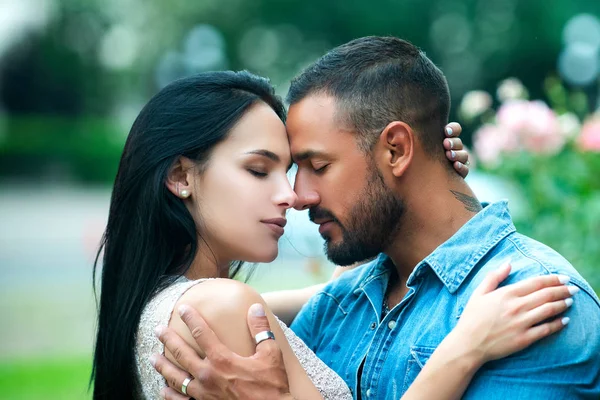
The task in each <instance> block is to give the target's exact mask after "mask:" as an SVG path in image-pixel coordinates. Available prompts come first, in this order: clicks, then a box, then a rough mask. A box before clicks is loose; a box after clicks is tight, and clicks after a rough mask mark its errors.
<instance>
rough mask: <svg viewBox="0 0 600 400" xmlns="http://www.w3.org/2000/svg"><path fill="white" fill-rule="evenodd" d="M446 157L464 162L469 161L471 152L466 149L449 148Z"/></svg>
mask: <svg viewBox="0 0 600 400" xmlns="http://www.w3.org/2000/svg"><path fill="white" fill-rule="evenodd" d="M446 157H447V158H448V159H449V160H450V161H458V162H460V163H463V164H466V163H467V161H469V153H468V152H467V151H466V150H447V151H446Z"/></svg>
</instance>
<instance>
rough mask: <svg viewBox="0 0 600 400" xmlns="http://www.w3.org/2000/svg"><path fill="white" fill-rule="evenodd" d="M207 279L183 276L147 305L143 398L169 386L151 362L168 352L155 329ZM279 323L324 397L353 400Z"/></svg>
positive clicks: (139, 355) (141, 335)
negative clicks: (190, 292) (151, 358)
mask: <svg viewBox="0 0 600 400" xmlns="http://www.w3.org/2000/svg"><path fill="white" fill-rule="evenodd" d="M203 281H204V280H203V279H200V280H196V281H190V280H187V279H185V278H180V279H179V280H178V281H176V282H175V283H174V284H173V285H171V286H169V287H168V288H166V289H165V290H163V291H162V292H160V293H159V294H158V295H156V296H155V297H154V298H153V299H152V300H151V301H150V302H149V303H148V304H147V305H146V308H145V309H144V311H143V313H142V318H141V320H140V325H139V326H138V331H137V338H136V349H135V358H136V366H137V374H138V378H139V382H140V384H141V387H139V388H138V391H139V393H140V397H141V398H144V399H160V394H159V393H160V391H161V389H162V388H164V387H166V386H167V384H166V381H165V379H164V378H163V377H162V376H161V375H160V374H158V373H157V372H156V371H155V370H154V368H153V367H152V365H151V364H150V361H149V358H150V356H151V355H152V354H156V353H160V354H164V346H163V344H162V343H161V342H160V341H159V340H158V339H157V338H156V337H155V335H154V329H155V328H156V326H158V325H163V326H164V325H168V324H169V320H170V318H171V313H172V312H173V308H174V307H175V303H177V300H179V298H180V297H181V296H182V295H183V294H184V293H185V291H186V290H188V289H189V288H191V287H192V286H194V285H197V284H198V283H201V282H203ZM279 325H281V329H282V330H283V332H284V333H285V336H286V338H287V340H288V342H289V343H290V346H291V348H292V350H293V351H294V353H295V354H296V357H298V360H299V361H300V363H301V364H302V367H304V369H305V370H306V373H307V375H308V377H309V378H310V379H311V381H312V382H313V384H314V385H315V386H316V387H317V389H318V390H319V392H320V393H321V395H322V396H323V398H324V399H326V400H351V399H352V394H351V393H350V390H349V389H348V386H347V385H346V383H345V382H344V380H343V379H342V378H341V377H340V376H339V375H338V374H336V373H335V372H334V371H333V370H332V369H331V368H329V367H328V366H327V365H325V363H324V362H323V361H321V360H320V359H319V358H318V357H317V356H316V355H315V353H313V352H312V351H311V350H310V349H309V348H308V347H307V346H306V345H305V344H304V342H303V341H302V340H301V339H300V338H298V337H297V336H296V335H295V334H294V332H292V330H291V329H290V328H288V327H287V326H286V325H285V324H284V323H283V322H281V321H279Z"/></svg>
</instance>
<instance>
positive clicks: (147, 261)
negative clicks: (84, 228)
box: [92, 71, 285, 400]
mask: <svg viewBox="0 0 600 400" xmlns="http://www.w3.org/2000/svg"><path fill="white" fill-rule="evenodd" d="M258 101H263V102H265V103H266V104H268V105H269V106H271V107H272V108H273V110H274V111H275V112H276V113H277V115H278V116H279V117H280V118H281V120H282V121H285V109H284V106H283V104H282V102H281V100H280V99H279V97H277V96H276V95H275V93H274V89H273V87H272V86H271V85H270V83H269V82H268V80H266V79H264V78H261V77H258V76H255V75H252V74H250V73H248V72H246V71H243V72H231V71H228V72H209V73H203V74H198V75H195V76H192V77H189V78H185V79H181V80H178V81H175V82H173V83H172V84H170V85H168V86H167V87H165V88H164V89H163V90H161V91H160V92H159V93H158V94H156V95H155V96H154V97H153V98H152V99H151V100H150V101H149V102H148V104H146V106H145V107H144V108H143V109H142V111H141V112H140V114H139V115H138V117H137V119H136V120H135V122H134V124H133V126H132V128H131V131H130V132H129V136H128V138H127V141H126V143H125V149H124V150H123V155H122V157H121V161H120V164H119V170H118V172H117V176H116V179H115V185H114V189H113V192H112V197H111V202H110V212H109V217H108V224H107V227H106V231H105V232H104V236H103V238H102V242H101V245H100V249H99V251H98V254H97V256H96V260H95V262H94V289H95V288H96V271H97V268H98V260H99V258H100V257H101V252H102V251H104V256H103V261H102V278H101V294H100V304H99V316H98V332H97V337H96V347H95V351H94V365H93V370H92V381H93V384H94V399H111V400H114V399H134V398H137V397H138V379H137V376H136V372H135V371H136V365H135V357H134V354H135V335H136V332H137V327H138V324H139V321H140V317H141V313H142V311H143V309H144V307H145V305H146V304H147V303H148V301H149V300H150V299H151V297H152V296H153V294H155V293H156V292H157V291H158V290H160V289H162V288H164V287H166V286H167V285H169V284H170V283H171V282H173V281H174V280H175V279H177V277H179V276H181V275H183V274H184V273H185V272H186V271H187V270H188V268H189V267H190V265H191V263H192V261H193V259H194V257H195V255H196V251H197V248H198V240H199V238H198V234H197V228H196V225H195V224H194V220H193V219H192V216H191V214H190V213H189V212H188V210H187V209H186V207H185V205H184V204H183V202H182V201H181V199H179V198H177V197H176V196H174V195H173V194H172V193H171V192H170V191H169V190H168V189H167V187H166V185H165V183H166V179H167V174H168V172H169V170H170V168H171V166H172V165H173V164H174V163H175V161H177V159H178V157H180V156H185V157H187V158H189V159H192V160H196V161H197V163H198V165H199V166H201V165H202V164H203V163H205V162H206V161H207V160H208V158H209V157H210V154H211V150H212V149H213V148H214V146H215V145H216V144H218V143H220V142H221V141H223V140H224V139H226V138H227V135H228V133H229V131H230V130H231V128H232V127H233V126H234V125H235V123H236V122H237V121H239V120H240V118H241V117H242V116H243V115H244V113H245V112H246V111H247V110H248V109H249V107H250V106H251V105H253V104H254V103H256V102H258ZM239 268H240V264H239V263H238V264H235V265H233V266H232V268H231V269H230V275H235V273H237V272H238V270H239Z"/></svg>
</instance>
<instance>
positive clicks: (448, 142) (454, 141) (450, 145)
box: [443, 138, 464, 151]
mask: <svg viewBox="0 0 600 400" xmlns="http://www.w3.org/2000/svg"><path fill="white" fill-rule="evenodd" d="M443 143H444V149H446V150H455V151H456V150H463V148H464V146H463V142H462V140H460V139H459V138H446V139H444V142H443Z"/></svg>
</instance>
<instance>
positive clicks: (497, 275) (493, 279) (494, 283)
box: [472, 263, 512, 296]
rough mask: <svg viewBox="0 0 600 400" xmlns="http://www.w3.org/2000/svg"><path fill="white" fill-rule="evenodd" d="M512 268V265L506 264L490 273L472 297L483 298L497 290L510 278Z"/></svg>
mask: <svg viewBox="0 0 600 400" xmlns="http://www.w3.org/2000/svg"><path fill="white" fill-rule="evenodd" d="M511 268H512V267H511V265H510V263H505V264H503V265H501V266H500V267H499V268H498V269H496V270H494V271H491V272H488V274H487V275H486V276H485V278H484V279H483V281H481V283H480V284H479V286H477V288H476V289H475V290H474V291H473V294H472V296H475V295H477V296H481V295H484V294H486V293H489V292H491V291H493V290H495V289H496V288H497V287H498V285H500V283H501V282H502V281H503V280H505V279H506V278H507V277H508V275H509V274H510V270H511Z"/></svg>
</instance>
